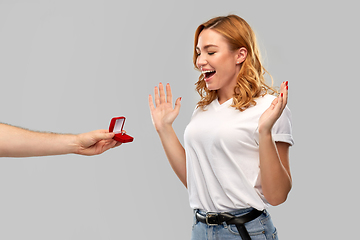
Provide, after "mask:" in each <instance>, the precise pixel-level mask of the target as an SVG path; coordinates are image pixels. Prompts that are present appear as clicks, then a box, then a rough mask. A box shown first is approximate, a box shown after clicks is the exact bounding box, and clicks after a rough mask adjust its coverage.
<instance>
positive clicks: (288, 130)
mask: <svg viewBox="0 0 360 240" xmlns="http://www.w3.org/2000/svg"><path fill="white" fill-rule="evenodd" d="M254 138H255V142H256V144H257V145H259V130H258V128H256V131H255V134H254ZM272 138H273V140H274V141H275V142H286V143H288V144H290V146H292V145H294V139H293V136H292V117H291V112H290V109H289V108H288V107H287V106H286V107H285V109H284V111H283V113H282V114H281V116H280V117H279V119H278V120H277V121H276V122H275V124H274V126H273V129H272Z"/></svg>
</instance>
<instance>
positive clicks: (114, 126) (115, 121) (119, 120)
mask: <svg viewBox="0 0 360 240" xmlns="http://www.w3.org/2000/svg"><path fill="white" fill-rule="evenodd" d="M124 124H125V117H114V118H112V119H111V122H110V126H109V132H114V133H115V136H114V140H116V141H118V142H122V143H127V142H132V141H133V140H134V138H133V137H131V136H129V135H127V134H125V133H122V130H123V128H124Z"/></svg>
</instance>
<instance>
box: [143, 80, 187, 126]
mask: <svg viewBox="0 0 360 240" xmlns="http://www.w3.org/2000/svg"><path fill="white" fill-rule="evenodd" d="M154 96H155V106H154V103H153V98H152V96H151V95H149V107H150V113H151V118H152V122H153V124H154V127H155V129H156V131H158V132H159V131H161V130H162V129H164V128H166V127H168V126H171V125H172V123H173V122H174V120H175V118H176V117H177V115H178V114H179V111H180V106H181V103H180V101H181V97H179V98H178V99H176V101H175V107H173V104H172V94H171V88H170V84H169V83H168V84H166V96H165V91H164V86H163V84H162V83H159V88H158V87H155V88H154Z"/></svg>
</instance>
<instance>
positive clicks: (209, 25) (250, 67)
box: [193, 15, 278, 111]
mask: <svg viewBox="0 0 360 240" xmlns="http://www.w3.org/2000/svg"><path fill="white" fill-rule="evenodd" d="M204 29H212V30H215V31H216V32H218V33H220V34H221V35H222V36H223V37H225V39H226V40H227V42H228V45H229V48H230V50H231V51H235V50H238V49H240V48H242V47H244V48H246V50H247V56H246V59H245V61H244V62H243V63H242V65H241V69H240V72H239V74H238V75H237V84H236V86H235V88H234V95H233V104H232V105H231V106H232V107H235V108H236V109H238V110H240V111H244V110H246V109H247V108H249V107H251V106H255V105H256V102H255V99H256V98H258V97H260V96H264V95H266V94H267V93H269V94H272V95H275V94H278V92H277V91H276V90H275V89H274V88H273V87H272V84H273V78H272V76H271V75H270V73H269V72H268V71H267V70H266V69H265V68H264V67H263V65H262V64H261V58H260V57H261V56H260V51H259V48H258V45H257V42H256V37H255V33H254V31H253V30H252V29H251V27H250V25H249V24H248V23H247V22H246V21H245V20H244V19H242V18H241V17H239V16H237V15H228V16H222V17H216V18H212V19H210V20H209V21H207V22H205V23H203V24H201V25H200V26H199V27H198V28H197V29H196V32H195V40H194V56H193V63H194V66H195V69H197V70H200V69H199V68H198V67H197V65H196V62H197V58H198V54H197V52H196V46H197V44H198V40H199V35H200V33H201V31H202V30H204ZM265 73H268V74H269V76H270V78H271V83H272V84H271V86H269V85H267V84H266V82H265V78H264V74H265ZM203 78H204V76H203V74H201V75H200V76H199V80H198V82H197V83H196V84H195V85H196V91H197V92H198V93H199V95H200V97H201V99H200V101H199V102H198V103H197V107H201V108H202V109H204V107H206V106H207V105H209V104H210V103H211V102H212V101H213V100H214V99H216V98H217V91H216V90H209V89H207V87H206V83H205V81H203Z"/></svg>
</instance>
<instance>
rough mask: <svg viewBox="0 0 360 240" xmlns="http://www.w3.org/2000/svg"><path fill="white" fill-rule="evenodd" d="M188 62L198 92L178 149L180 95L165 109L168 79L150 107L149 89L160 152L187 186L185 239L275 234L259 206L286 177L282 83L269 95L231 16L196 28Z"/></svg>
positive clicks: (287, 122) (246, 35)
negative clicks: (189, 219)
mask: <svg viewBox="0 0 360 240" xmlns="http://www.w3.org/2000/svg"><path fill="white" fill-rule="evenodd" d="M193 61H194V65H195V68H196V69H198V70H199V71H201V75H200V77H199V81H198V82H197V83H196V90H197V91H198V93H199V94H200V97H201V99H200V101H199V102H198V104H197V107H196V109H195V111H194V113H193V116H192V119H191V121H190V123H189V124H188V126H187V127H186V129H185V134H184V138H185V141H184V145H185V149H184V148H183V147H182V145H181V143H180V142H179V140H178V138H177V136H176V134H175V132H174V130H173V128H172V123H173V121H174V120H175V118H176V117H177V115H178V113H179V110H180V101H181V98H178V99H177V100H176V102H175V107H174V108H173V106H172V94H171V88H170V85H169V84H167V85H166V94H165V91H164V87H163V85H162V84H161V83H160V84H159V88H157V87H155V95H154V96H155V106H154V104H153V99H152V96H151V95H150V96H149V106H150V111H151V116H152V120H153V123H154V126H155V129H156V130H157V132H158V134H159V137H160V139H161V142H162V145H163V147H164V150H165V153H166V155H167V158H168V160H169V162H170V164H171V166H172V168H173V170H174V171H175V173H176V174H177V176H178V177H179V179H180V180H181V181H182V183H183V184H184V185H185V187H187V188H188V192H189V199H190V206H191V207H192V208H193V209H194V215H195V217H194V227H193V231H192V239H196V240H198V239H208V237H209V238H210V239H277V232H276V229H275V227H274V226H273V224H272V222H271V218H270V215H269V213H268V212H267V211H266V208H267V206H268V205H269V204H270V205H279V204H281V203H283V202H284V201H285V200H286V198H287V195H288V193H289V191H290V189H291V184H292V181H291V174H290V167H289V147H290V146H291V145H292V144H293V139H292V134H291V114H290V110H289V109H288V108H287V106H286V104H287V97H288V86H287V85H288V82H283V83H282V84H281V86H280V94H279V95H278V97H275V96H273V95H274V94H276V93H277V92H276V90H274V89H273V88H272V87H270V86H268V85H267V84H266V83H265V79H264V76H263V74H264V73H265V72H266V70H265V69H264V67H263V66H262V64H261V62H260V53H259V49H258V46H257V44H256V39H255V35H254V32H253V31H252V29H251V27H250V26H249V25H248V24H247V23H246V21H245V20H243V19H242V18H240V17H238V16H236V15H229V16H226V17H217V18H213V19H211V20H209V21H207V22H206V23H204V24H201V25H200V26H199V27H198V28H197V30H196V32H195V44H194V59H193ZM210 235H211V236H210ZM239 235H240V236H239Z"/></svg>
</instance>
